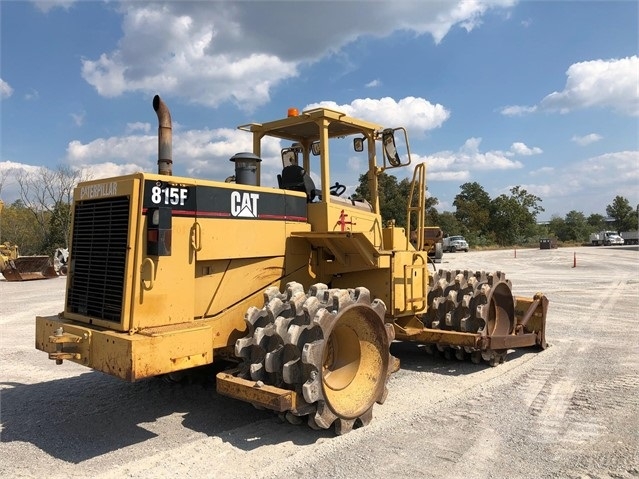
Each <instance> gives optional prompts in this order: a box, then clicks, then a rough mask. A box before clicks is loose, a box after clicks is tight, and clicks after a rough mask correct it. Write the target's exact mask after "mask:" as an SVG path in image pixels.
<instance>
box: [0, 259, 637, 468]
mask: <svg viewBox="0 0 639 479" xmlns="http://www.w3.org/2000/svg"><path fill="white" fill-rule="evenodd" d="M575 260H576V264H577V266H576V267H573V264H574V261H575ZM440 267H442V268H445V269H484V270H488V271H493V270H501V271H505V272H506V274H507V277H508V278H509V279H511V280H512V282H513V290H514V292H515V294H516V295H521V296H530V295H532V294H534V293H535V292H536V291H543V292H544V293H545V294H546V295H547V296H548V298H549V300H550V307H549V314H548V327H547V333H546V337H547V339H548V341H549V343H550V344H551V346H550V347H549V348H548V349H547V350H546V351H543V352H541V353H537V352H536V351H535V350H532V349H525V350H517V351H512V352H511V353H510V354H509V355H508V357H507V359H506V362H505V363H504V364H502V365H500V366H498V367H495V368H490V367H488V366H483V365H474V364H472V363H470V362H457V361H446V360H445V359H443V358H439V357H434V356H429V355H427V354H426V353H425V352H424V350H423V348H421V347H418V346H416V345H413V344H405V343H402V344H400V343H395V344H394V345H393V354H394V355H396V356H397V357H399V358H400V360H401V363H402V369H401V370H400V371H399V372H398V373H396V374H394V375H393V376H392V378H391V380H390V383H389V395H388V399H387V400H386V402H385V403H384V404H383V405H381V406H379V405H378V406H376V407H375V411H374V415H375V418H374V419H373V422H372V423H371V424H370V425H369V426H367V427H365V428H361V429H357V430H355V431H353V432H352V433H350V434H347V435H345V436H339V437H335V436H333V434H332V433H331V432H328V431H319V432H318V431H312V430H310V429H308V428H306V427H302V426H293V425H290V424H284V423H281V422H280V421H279V420H278V419H277V417H276V416H275V415H273V414H271V413H269V412H267V411H260V410H257V409H255V408H253V407H252V406H250V405H248V404H245V403H242V402H239V401H234V400H232V399H228V398H224V397H221V396H218V395H217V394H216V393H215V385H214V383H213V382H212V380H210V379H209V376H207V375H201V376H200V377H195V378H193V380H192V381H191V382H190V383H186V384H176V383H168V382H165V381H162V380H159V379H153V380H148V381H142V382H139V383H135V384H129V383H124V382H121V381H119V380H117V379H114V378H111V377H109V376H106V375H104V374H101V373H97V372H93V371H90V370H87V369H85V368H83V367H81V366H78V365H75V364H72V363H69V362H65V363H64V364H63V365H62V366H56V365H55V364H54V363H53V362H52V361H49V360H48V359H47V356H46V354H44V353H42V352H40V351H37V350H35V349H34V317H35V316H36V315H51V314H55V313H57V312H59V311H61V310H62V308H63V302H64V287H65V280H64V278H56V279H51V280H46V281H32V282H24V283H8V282H6V281H4V280H3V281H0V298H1V305H2V306H1V313H0V326H1V341H2V344H1V348H0V359H1V364H2V367H1V370H0V371H1V372H0V374H1V376H0V386H1V392H0V419H1V427H2V429H1V433H0V434H1V441H0V475H2V477H7V478H8V477H10V478H17V477H28V478H42V477H47V478H63V477H64V478H86V477H92V478H96V479H97V478H121V477H134V478H182V477H185V478H186V477H189V478H213V477H214V478H234V477H242V478H244V477H251V478H274V477H278V478H279V477H281V478H291V477H309V478H312V477H318V478H324V477H331V478H351V477H358V478H388V477H398V478H402V477H409V476H412V477H415V478H421V477H424V478H475V477H476V478H504V479H505V478H544V477H552V478H637V477H639V374H638V373H639V251H638V249H637V247H599V248H595V247H583V248H561V249H556V250H531V249H527V250H518V251H516V254H515V251H514V250H508V251H505V250H504V251H487V252H471V253H456V254H446V255H445V256H444V262H443V263H442V264H441V265H440Z"/></svg>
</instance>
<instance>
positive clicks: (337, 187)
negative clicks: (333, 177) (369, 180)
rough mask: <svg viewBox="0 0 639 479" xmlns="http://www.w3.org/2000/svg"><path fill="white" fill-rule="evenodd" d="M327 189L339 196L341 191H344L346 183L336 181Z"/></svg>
mask: <svg viewBox="0 0 639 479" xmlns="http://www.w3.org/2000/svg"><path fill="white" fill-rule="evenodd" d="M329 191H330V192H331V195H333V196H341V195H342V193H344V192H345V191H346V185H340V184H339V183H338V182H335V184H334V185H333V186H331V187H330V188H329Z"/></svg>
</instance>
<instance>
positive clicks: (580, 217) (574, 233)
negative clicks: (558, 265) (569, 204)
mask: <svg viewBox="0 0 639 479" xmlns="http://www.w3.org/2000/svg"><path fill="white" fill-rule="evenodd" d="M564 228H565V231H564V235H563V236H564V238H562V241H579V242H582V241H586V240H587V239H588V236H589V234H590V228H589V226H588V222H587V221H586V217H585V216H584V214H583V213H581V212H580V211H575V210H572V211H569V212H568V214H566V220H565V222H564Z"/></svg>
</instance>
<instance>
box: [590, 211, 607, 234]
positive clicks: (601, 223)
mask: <svg viewBox="0 0 639 479" xmlns="http://www.w3.org/2000/svg"><path fill="white" fill-rule="evenodd" d="M586 222H587V223H588V226H590V229H591V230H592V231H591V232H595V231H603V230H605V229H606V218H605V217H604V216H603V215H600V214H598V213H592V214H591V215H590V216H588V218H587V219H586Z"/></svg>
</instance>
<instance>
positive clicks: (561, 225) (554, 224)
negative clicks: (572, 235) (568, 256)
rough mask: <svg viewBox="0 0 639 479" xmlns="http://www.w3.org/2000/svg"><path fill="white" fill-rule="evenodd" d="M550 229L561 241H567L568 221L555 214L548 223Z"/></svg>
mask: <svg viewBox="0 0 639 479" xmlns="http://www.w3.org/2000/svg"><path fill="white" fill-rule="evenodd" d="M548 231H549V232H550V234H552V235H554V236H556V237H557V239H558V240H559V241H567V240H568V236H567V234H566V221H565V220H564V219H563V218H562V217H561V216H559V215H553V216H552V218H550V222H549V223H548Z"/></svg>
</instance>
